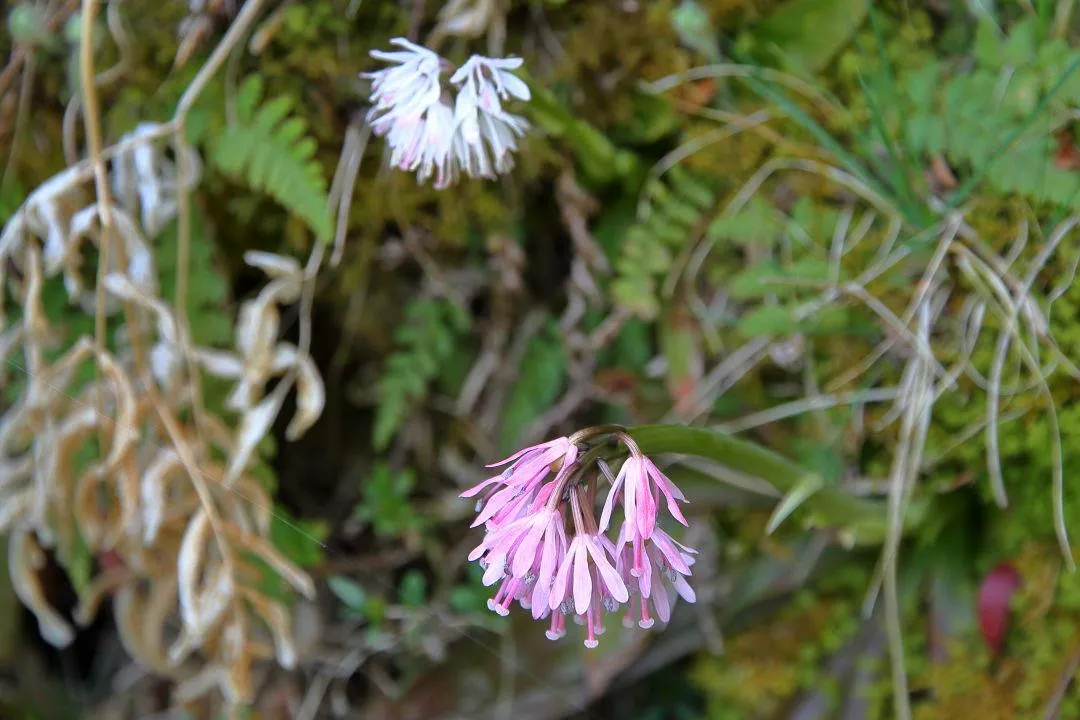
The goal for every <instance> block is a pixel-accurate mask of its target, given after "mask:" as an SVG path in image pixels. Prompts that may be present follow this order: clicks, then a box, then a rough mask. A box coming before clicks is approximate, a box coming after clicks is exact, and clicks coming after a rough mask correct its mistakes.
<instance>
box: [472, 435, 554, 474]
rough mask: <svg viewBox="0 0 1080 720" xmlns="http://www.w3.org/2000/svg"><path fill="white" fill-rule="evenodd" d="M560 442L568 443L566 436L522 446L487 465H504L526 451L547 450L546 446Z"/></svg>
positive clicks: (549, 446) (526, 452)
mask: <svg viewBox="0 0 1080 720" xmlns="http://www.w3.org/2000/svg"><path fill="white" fill-rule="evenodd" d="M561 442H565V443H567V444H569V441H568V440H567V438H565V437H560V438H555V439H554V440H548V441H547V442H545V443H540V444H539V445H530V446H529V447H527V448H524V449H522V450H518V451H517V452H516V453H514V454H513V455H511V456H510V457H508V458H505V459H503V460H499V461H498V462H493V463H491V464H490V465H488V467H498V466H499V465H505V464H506V463H508V462H513V461H514V460H517V459H518V458H520V457H523V456H524V455H526V454H528V453H532V452H537V451H542V450H547V449H548V448H551V447H552V446H554V445H555V444H556V443H561ZM559 454H560V455H561V454H562V453H559Z"/></svg>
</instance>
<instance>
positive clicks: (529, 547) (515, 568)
mask: <svg viewBox="0 0 1080 720" xmlns="http://www.w3.org/2000/svg"><path fill="white" fill-rule="evenodd" d="M538 520H539V521H540V522H538ZM542 520H543V518H539V517H538V518H533V519H532V520H531V521H530V522H531V524H532V527H531V528H529V531H528V532H527V533H526V534H525V537H524V538H523V539H522V541H521V544H520V545H518V547H517V551H516V552H515V553H514V563H513V565H512V567H511V568H510V569H511V571H512V572H513V574H514V577H516V578H523V577H525V575H527V574H528V572H529V570H530V569H532V566H533V564H534V563H535V562H536V549H537V546H539V545H540V539H541V538H542V537H543V535H544V529H545V527H546V526H547V523H545V522H542Z"/></svg>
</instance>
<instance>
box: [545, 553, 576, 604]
mask: <svg viewBox="0 0 1080 720" xmlns="http://www.w3.org/2000/svg"><path fill="white" fill-rule="evenodd" d="M572 551H573V547H571V551H570V552H567V553H566V556H565V557H564V558H563V560H562V563H560V564H559V572H558V573H557V574H556V575H555V584H554V585H552V586H551V597H550V599H549V600H548V607H549V608H551V609H552V610H558V609H559V606H560V605H562V602H563V600H565V599H566V586H567V581H568V580H569V579H570V565H571V563H573V561H574V556H573V554H572Z"/></svg>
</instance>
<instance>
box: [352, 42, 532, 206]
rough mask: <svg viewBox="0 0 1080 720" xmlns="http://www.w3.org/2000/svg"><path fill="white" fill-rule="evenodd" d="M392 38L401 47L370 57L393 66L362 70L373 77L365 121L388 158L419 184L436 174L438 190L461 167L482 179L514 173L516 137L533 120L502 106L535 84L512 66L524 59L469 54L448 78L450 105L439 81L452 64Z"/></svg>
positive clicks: (454, 178) (452, 179) (455, 176)
mask: <svg viewBox="0 0 1080 720" xmlns="http://www.w3.org/2000/svg"><path fill="white" fill-rule="evenodd" d="M390 44H391V45H395V46H397V47H400V48H402V50H400V51H397V52H383V51H380V50H373V51H372V52H371V56H372V57H374V58H375V59H377V60H383V61H385V62H390V63H394V65H393V66H391V67H388V68H386V69H384V70H379V71H378V72H371V73H364V74H363V77H366V78H369V79H371V81H372V83H371V102H372V104H373V107H372V108H371V110H370V111H369V112H368V116H367V120H368V122H369V123H370V124H371V127H372V130H373V131H374V132H375V134H376V135H378V136H380V137H385V138H386V141H387V143H389V145H390V149H391V155H390V164H391V165H393V166H394V167H396V168H398V169H400V170H405V171H407V172H413V171H416V175H417V179H418V180H420V181H421V182H425V181H426V180H427V179H428V178H430V177H431V176H432V175H434V176H435V187H436V188H439V189H442V188H446V187H448V186H450V185H452V184H453V183H455V182H456V181H457V179H458V177H459V176H460V174H461V172H462V171H464V172H465V173H466V174H467V175H469V176H470V177H483V178H494V177H495V176H496V174H497V173H505V172H507V171H509V170H510V169H511V168H512V167H513V166H514V156H513V153H514V151H515V150H517V138H519V137H521V136H522V135H524V133H525V131H526V130H527V129H528V126H529V125H528V123H527V122H526V121H525V119H524V118H521V117H518V116H516V115H511V114H510V113H508V112H506V111H505V110H503V107H502V101H503V100H509V99H510V98H517V99H518V100H528V99H529V97H530V95H529V86H528V85H526V84H525V83H524V82H523V81H522V80H521V79H520V78H518V77H517V76H515V75H514V74H513V73H511V72H510V71H511V70H514V69H516V68H519V67H521V63H522V60H521V58H505V59H492V58H486V57H481V56H479V55H473V56H472V57H470V58H469V60H468V61H467V62H466V63H465V64H464V65H462V66H461V67H460V68H458V69H457V70H456V71H455V72H454V73H453V74H452V75H451V76H450V85H451V86H453V87H455V88H457V99H456V100H455V101H454V103H453V105H452V106H451V103H450V93H449V90H447V89H445V88H444V87H443V84H442V81H441V79H440V77H441V75H442V73H443V71H444V70H445V69H447V68H448V66H449V63H447V62H446V61H445V60H443V59H442V58H441V57H439V56H438V55H436V54H435V53H433V52H432V51H430V50H428V49H427V48H425V47H423V46H421V45H417V44H415V43H412V42H409V41H408V40H406V39H405V38H394V39H393V40H391V41H390Z"/></svg>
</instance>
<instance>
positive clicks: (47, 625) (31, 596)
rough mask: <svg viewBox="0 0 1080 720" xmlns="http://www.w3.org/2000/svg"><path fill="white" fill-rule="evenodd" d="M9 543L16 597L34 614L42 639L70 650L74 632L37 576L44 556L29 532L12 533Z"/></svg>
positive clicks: (12, 579)
mask: <svg viewBox="0 0 1080 720" xmlns="http://www.w3.org/2000/svg"><path fill="white" fill-rule="evenodd" d="M8 542H9V545H8V564H9V566H10V571H11V585H12V587H13V588H14V589H15V594H16V595H17V596H18V597H19V600H21V601H22V604H23V605H25V606H26V607H27V608H28V609H29V610H30V611H31V612H32V613H34V616H35V617H36V618H37V621H38V629H39V630H40V631H41V637H43V638H45V641H46V642H48V643H49V644H50V645H53V646H55V647H67V646H68V645H70V644H71V641H72V640H74V639H75V630H74V629H73V628H72V627H71V625H69V624H68V623H67V621H66V620H64V618H62V617H61V616H60V613H58V612H57V611H56V610H55V609H53V607H52V606H51V605H49V603H48V601H46V600H45V592H44V591H43V590H42V588H41V581H40V580H39V579H38V576H37V569H38V568H40V567H41V566H43V565H44V564H45V555H44V553H42V551H41V548H40V547H39V546H38V544H37V542H36V541H35V540H34V538H33V537H32V536H31V535H30V533H29V531H27V530H20V531H17V532H15V533H13V534H12V535H11V537H10V538H9V540H8Z"/></svg>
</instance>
